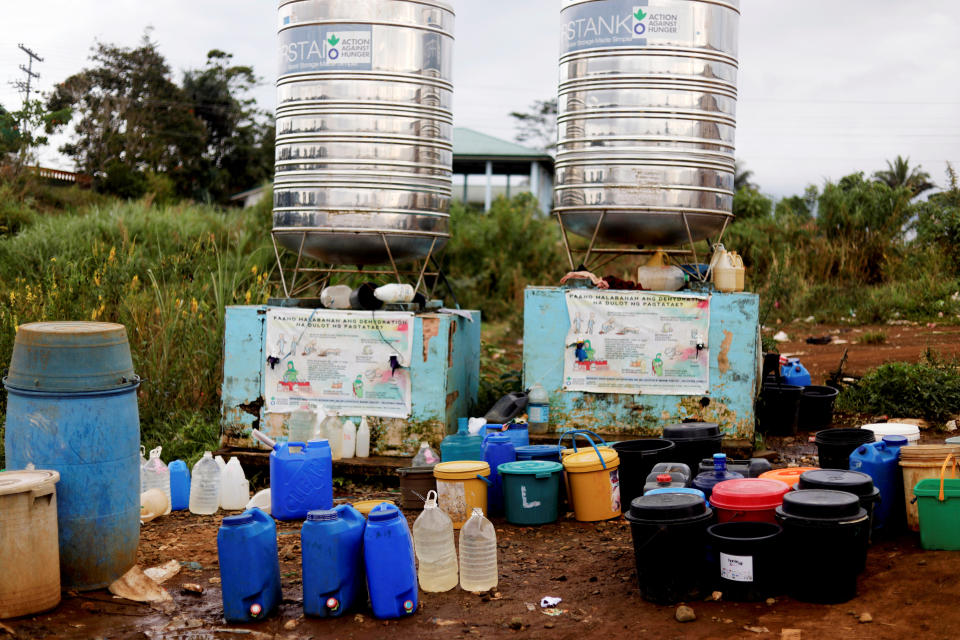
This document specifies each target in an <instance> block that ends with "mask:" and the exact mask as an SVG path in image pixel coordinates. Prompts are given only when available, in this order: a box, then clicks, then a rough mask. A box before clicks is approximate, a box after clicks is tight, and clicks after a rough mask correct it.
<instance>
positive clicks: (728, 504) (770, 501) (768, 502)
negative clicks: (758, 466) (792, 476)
mask: <svg viewBox="0 0 960 640" xmlns="http://www.w3.org/2000/svg"><path fill="white" fill-rule="evenodd" d="M789 491H790V485H788V484H787V483H785V482H780V481H779V480H770V479H767V478H735V479H733V480H724V481H723V482H718V483H717V485H716V486H714V487H713V493H712V494H710V504H711V505H713V506H715V507H720V508H721V509H730V510H732V511H760V510H763V509H773V508H775V507H779V506H780V504H781V503H782V502H783V494H785V493H787V492H789Z"/></svg>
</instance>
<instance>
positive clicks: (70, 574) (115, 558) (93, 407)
mask: <svg viewBox="0 0 960 640" xmlns="http://www.w3.org/2000/svg"><path fill="white" fill-rule="evenodd" d="M4 386H5V387H6V389H7V392H8V395H7V415H6V435H5V438H4V442H5V446H6V462H7V469H24V468H26V466H27V465H28V464H31V463H32V464H33V465H34V466H35V467H36V468H37V469H51V470H54V471H57V472H58V473H59V474H60V483H59V484H58V485H57V524H58V530H59V540H60V573H61V584H62V586H63V588H65V589H77V590H88V589H97V588H100V587H105V586H107V585H108V584H110V583H111V582H113V581H114V580H116V579H117V578H119V577H120V576H122V575H123V574H124V573H126V572H127V570H128V569H130V567H132V566H133V565H134V564H135V563H136V559H137V544H138V542H139V539H140V495H139V493H140V491H139V490H140V480H139V478H140V464H139V462H140V456H139V452H140V419H139V415H138V412H137V387H138V386H139V380H138V379H137V377H136V376H135V375H134V374H133V371H132V364H131V359H130V349H129V346H128V344H127V334H126V329H125V328H124V327H123V325H119V324H110V323H102V322H36V323H31V324H25V325H23V326H21V327H20V328H19V330H18V331H17V336H16V339H15V341H14V347H13V355H12V358H11V363H10V372H9V376H8V377H7V378H5V379H4Z"/></svg>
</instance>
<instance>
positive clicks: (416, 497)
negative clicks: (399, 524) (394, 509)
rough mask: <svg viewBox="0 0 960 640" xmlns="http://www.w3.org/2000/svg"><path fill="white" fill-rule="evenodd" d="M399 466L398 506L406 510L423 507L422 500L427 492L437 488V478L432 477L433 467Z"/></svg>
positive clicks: (416, 509)
mask: <svg viewBox="0 0 960 640" xmlns="http://www.w3.org/2000/svg"><path fill="white" fill-rule="evenodd" d="M434 466H435V465H430V466H428V467H401V468H400V469H397V475H398V476H400V507H401V508H402V509H404V510H407V511H419V510H420V509H423V502H424V501H425V500H426V499H427V493H429V492H430V491H436V490H437V479H436V478H434V477H433V467H434Z"/></svg>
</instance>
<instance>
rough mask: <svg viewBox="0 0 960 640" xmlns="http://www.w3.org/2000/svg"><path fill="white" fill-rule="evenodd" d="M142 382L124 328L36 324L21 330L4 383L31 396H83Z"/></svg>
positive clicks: (103, 324) (105, 324) (109, 324)
mask: <svg viewBox="0 0 960 640" xmlns="http://www.w3.org/2000/svg"><path fill="white" fill-rule="evenodd" d="M137 380H138V379H137V377H136V376H135V375H134V373H133V360H132V358H131V356H130V345H129V343H128V341H127V329H126V327H124V326H123V325H122V324H116V323H112V322H30V323H28V324H24V325H21V326H20V327H19V329H17V335H16V337H15V338H14V342H13V353H12V354H11V356H10V371H9V373H8V374H7V378H6V379H5V380H4V383H5V384H6V385H7V386H10V387H13V388H15V389H22V390H28V391H55V392H77V391H80V392H82V391H105V390H108V389H116V388H118V387H123V386H126V385H129V384H131V383H134V382H136V381H137Z"/></svg>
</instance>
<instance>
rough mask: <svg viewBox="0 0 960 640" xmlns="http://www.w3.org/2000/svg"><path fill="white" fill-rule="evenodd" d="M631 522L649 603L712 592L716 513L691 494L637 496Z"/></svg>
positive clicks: (640, 577)
mask: <svg viewBox="0 0 960 640" xmlns="http://www.w3.org/2000/svg"><path fill="white" fill-rule="evenodd" d="M625 517H626V519H627V521H629V522H630V533H631V535H632V537H633V554H634V560H635V562H636V565H637V583H638V585H639V587H640V595H641V596H643V598H644V600H649V601H650V602H654V603H656V604H662V605H672V604H676V603H677V602H681V601H688V602H689V601H691V600H695V599H699V598H700V597H701V596H702V595H703V594H704V592H705V591H706V590H707V574H706V571H705V567H706V566H707V563H706V559H707V554H706V542H707V526H708V525H709V524H710V522H711V520H712V519H713V512H712V511H711V510H710V508H709V507H707V505H706V503H705V502H704V500H703V499H702V498H700V497H698V496H695V495H691V494H689V493H676V492H671V493H657V494H650V495H644V496H640V497H639V498H634V500H633V502H631V503H630V510H629V511H627V513H626V515H625Z"/></svg>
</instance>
